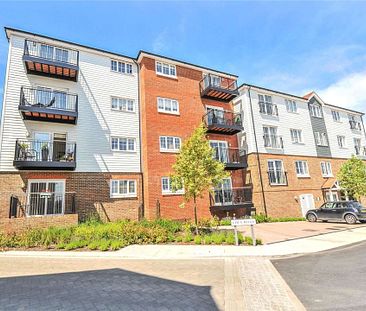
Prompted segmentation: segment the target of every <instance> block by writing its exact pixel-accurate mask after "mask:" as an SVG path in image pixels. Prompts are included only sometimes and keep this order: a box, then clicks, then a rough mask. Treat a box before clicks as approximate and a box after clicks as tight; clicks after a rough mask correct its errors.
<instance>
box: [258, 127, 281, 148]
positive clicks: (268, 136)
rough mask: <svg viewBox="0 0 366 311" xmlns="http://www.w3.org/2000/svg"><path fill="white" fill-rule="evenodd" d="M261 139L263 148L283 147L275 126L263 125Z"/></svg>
mask: <svg viewBox="0 0 366 311" xmlns="http://www.w3.org/2000/svg"><path fill="white" fill-rule="evenodd" d="M263 139H264V147H265V148H275V149H282V148H283V143H282V138H281V137H280V136H278V135H277V127H273V126H263Z"/></svg>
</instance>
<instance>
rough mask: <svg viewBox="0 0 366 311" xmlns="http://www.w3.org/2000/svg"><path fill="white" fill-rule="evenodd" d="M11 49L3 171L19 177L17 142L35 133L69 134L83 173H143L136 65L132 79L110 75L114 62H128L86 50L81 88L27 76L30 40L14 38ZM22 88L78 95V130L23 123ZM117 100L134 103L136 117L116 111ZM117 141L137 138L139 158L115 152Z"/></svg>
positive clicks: (1, 155)
mask: <svg viewBox="0 0 366 311" xmlns="http://www.w3.org/2000/svg"><path fill="white" fill-rule="evenodd" d="M32 39H34V38H32ZM35 40H37V39H35ZM40 41H45V40H44V39H42V40H40ZM48 41H49V40H48ZM49 42H50V43H51V44H52V43H53V44H55V45H56V44H57V42H52V41H49ZM10 44H11V55H9V61H10V65H9V72H8V73H7V74H8V84H7V88H6V89H5V90H4V91H5V94H4V97H5V98H6V102H4V123H3V124H2V126H3V137H2V144H1V146H0V171H16V169H15V168H14V166H13V159H14V150H15V141H16V139H17V138H20V139H26V138H27V136H26V135H27V133H31V132H33V131H48V132H56V133H67V137H68V140H69V141H70V142H76V143H77V150H76V154H77V158H76V161H77V162H76V164H77V168H76V171H77V172H140V171H141V170H140V160H139V153H140V150H139V119H138V104H139V103H138V77H137V68H136V65H135V64H134V63H132V61H131V60H128V59H126V60H125V61H128V62H130V63H132V64H133V74H132V75H127V74H121V73H115V72H112V71H111V70H110V60H111V58H113V59H117V60H121V61H124V59H123V58H121V59H119V58H118V57H115V56H111V58H110V57H109V56H108V55H105V54H102V53H97V52H94V51H93V52H92V51H90V52H89V51H86V50H80V55H79V60H80V61H79V67H80V71H79V78H78V82H72V81H65V80H61V79H55V78H48V77H40V76H36V75H29V74H27V73H26V71H25V66H24V63H23V60H22V56H23V48H24V38H22V37H20V36H15V35H13V36H11V38H10ZM57 45H61V46H62V45H63V44H62V43H61V44H57ZM76 49H77V47H76ZM22 85H24V86H35V85H44V86H49V87H51V88H54V89H67V90H68V92H70V93H74V94H78V96H79V97H78V110H79V113H78V122H77V125H68V124H61V123H60V124H58V123H49V122H39V121H23V120H22V118H21V115H20V113H19V111H18V105H19V98H20V89H21V86H22ZM112 96H116V97H123V98H130V99H133V100H134V101H135V105H136V106H135V110H136V112H135V113H130V112H120V111H112V110H111V97H112ZM111 136H120V137H132V138H136V152H112V151H111V148H110V137H111Z"/></svg>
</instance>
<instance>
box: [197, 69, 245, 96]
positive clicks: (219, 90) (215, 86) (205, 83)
mask: <svg viewBox="0 0 366 311" xmlns="http://www.w3.org/2000/svg"><path fill="white" fill-rule="evenodd" d="M200 92H201V97H205V98H211V99H215V100H219V101H224V102H230V101H231V100H233V99H234V98H235V97H236V96H238V95H239V91H238V85H237V83H236V80H232V79H228V78H223V77H218V76H215V75H212V74H207V75H206V76H205V77H204V78H203V79H202V80H201V81H200Z"/></svg>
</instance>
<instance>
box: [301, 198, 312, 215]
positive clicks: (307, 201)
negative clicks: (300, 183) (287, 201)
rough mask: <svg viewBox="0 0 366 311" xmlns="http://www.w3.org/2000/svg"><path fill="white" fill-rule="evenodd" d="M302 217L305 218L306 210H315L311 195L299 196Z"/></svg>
mask: <svg viewBox="0 0 366 311" xmlns="http://www.w3.org/2000/svg"><path fill="white" fill-rule="evenodd" d="M300 204H301V212H302V215H303V216H305V215H306V213H307V211H308V210H311V209H313V208H315V203H314V196H313V195H312V194H302V195H300Z"/></svg>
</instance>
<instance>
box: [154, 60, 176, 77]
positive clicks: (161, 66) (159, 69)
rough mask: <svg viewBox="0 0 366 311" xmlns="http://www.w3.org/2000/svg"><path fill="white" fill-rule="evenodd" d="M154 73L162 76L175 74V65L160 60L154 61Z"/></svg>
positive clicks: (174, 75)
mask: <svg viewBox="0 0 366 311" xmlns="http://www.w3.org/2000/svg"><path fill="white" fill-rule="evenodd" d="M155 66H156V73H157V74H159V75H163V76H168V77H173V78H175V77H176V76H177V70H176V67H175V65H170V64H166V63H162V62H155Z"/></svg>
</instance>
